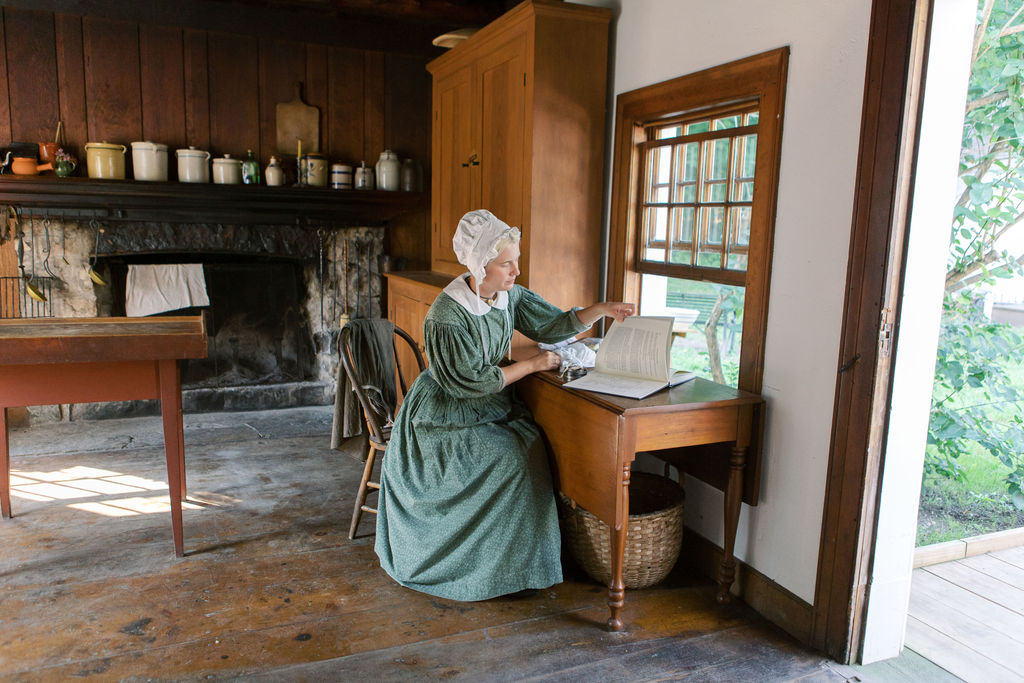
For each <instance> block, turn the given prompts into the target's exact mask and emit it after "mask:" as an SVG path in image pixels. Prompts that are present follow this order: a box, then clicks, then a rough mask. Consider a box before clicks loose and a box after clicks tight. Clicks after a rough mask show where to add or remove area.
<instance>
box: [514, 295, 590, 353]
mask: <svg viewBox="0 0 1024 683" xmlns="http://www.w3.org/2000/svg"><path fill="white" fill-rule="evenodd" d="M515 289H516V290H517V291H516V294H518V296H517V297H516V298H515V299H514V302H513V303H514V306H515V308H514V314H515V320H514V322H513V326H514V327H515V328H516V329H517V330H519V331H520V332H522V333H523V334H525V335H526V336H527V337H529V338H530V339H532V340H534V341H538V342H542V343H545V344H554V343H557V342H560V341H562V340H564V339H568V338H569V337H571V336H573V335H574V334H579V333H580V332H583V331H584V330H587V329H589V328H590V325H584V324H583V323H581V322H580V319H579V318H577V317H576V311H577V310H579V309H578V308H573V309H571V310H568V311H563V310H561V309H559V308H558V307H556V306H553V305H551V304H549V303H548V302H547V301H545V300H544V299H542V298H541V297H540V296H539V295H537V294H535V293H534V292H532V291H530V290H529V289H526V288H525V287H520V286H519V285H516V287H515Z"/></svg>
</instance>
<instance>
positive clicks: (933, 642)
mask: <svg viewBox="0 0 1024 683" xmlns="http://www.w3.org/2000/svg"><path fill="white" fill-rule="evenodd" d="M906 646H907V648H909V649H911V650H913V651H915V652H917V653H918V654H920V655H922V656H923V657H926V658H927V659H929V660H931V661H932V662H934V663H936V664H937V665H939V666H941V667H942V668H943V669H945V670H947V671H949V672H950V673H952V674H954V675H956V676H958V677H959V678H962V679H963V680H965V681H971V682H973V681H978V682H979V683H980V682H985V683H990V682H995V681H1024V670H1022V668H1021V663H1022V662H1024V547H1017V548H1010V549H1007V550H999V551H995V552H991V553H988V554H985V555H976V556H974V557H967V558H964V559H961V560H955V561H953V562H945V563H942V564H935V565H931V566H927V567H920V568H918V569H915V570H914V577H913V581H912V583H911V590H910V611H909V614H908V617H907V635H906Z"/></svg>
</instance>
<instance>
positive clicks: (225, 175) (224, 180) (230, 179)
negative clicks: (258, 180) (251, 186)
mask: <svg viewBox="0 0 1024 683" xmlns="http://www.w3.org/2000/svg"><path fill="white" fill-rule="evenodd" d="M213 182H215V183H217V184H218V185H241V184H242V160H241V159H232V158H231V155H230V154H225V155H224V157H223V158H221V159H214V160H213Z"/></svg>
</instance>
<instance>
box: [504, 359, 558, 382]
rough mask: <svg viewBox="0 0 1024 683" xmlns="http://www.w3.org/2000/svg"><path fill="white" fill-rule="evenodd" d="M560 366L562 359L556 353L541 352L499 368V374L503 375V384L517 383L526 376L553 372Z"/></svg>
mask: <svg viewBox="0 0 1024 683" xmlns="http://www.w3.org/2000/svg"><path fill="white" fill-rule="evenodd" d="M561 365H562V359H561V358H559V357H558V354H557V353H553V352H551V351H541V352H540V353H538V354H537V355H536V356H530V357H529V358H524V359H523V360H520V361H516V362H515V363H512V364H511V365H503V366H501V372H502V373H503V374H504V375H505V384H512V382H518V381H519V380H521V379H522V378H523V377H526V376H527V375H532V374H533V373H535V372H543V371H545V370H554V369H556V368H558V367H559V366H561Z"/></svg>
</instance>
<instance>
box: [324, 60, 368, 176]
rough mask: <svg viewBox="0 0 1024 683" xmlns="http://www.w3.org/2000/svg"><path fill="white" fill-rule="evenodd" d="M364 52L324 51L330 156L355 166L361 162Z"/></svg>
mask: <svg viewBox="0 0 1024 683" xmlns="http://www.w3.org/2000/svg"><path fill="white" fill-rule="evenodd" d="M364 55H365V53H364V52H363V51H362V50H353V49H349V48H344V47H329V48H327V129H328V133H327V135H328V138H329V139H330V141H331V156H332V157H333V158H336V159H338V160H340V161H341V162H343V163H347V164H352V166H353V167H355V166H359V162H360V161H361V160H362V159H363V137H364V133H363V129H364V125H363V120H364V119H365V117H366V112H365V111H364V108H363V81H364V77H365V68H364V65H363V61H364Z"/></svg>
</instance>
